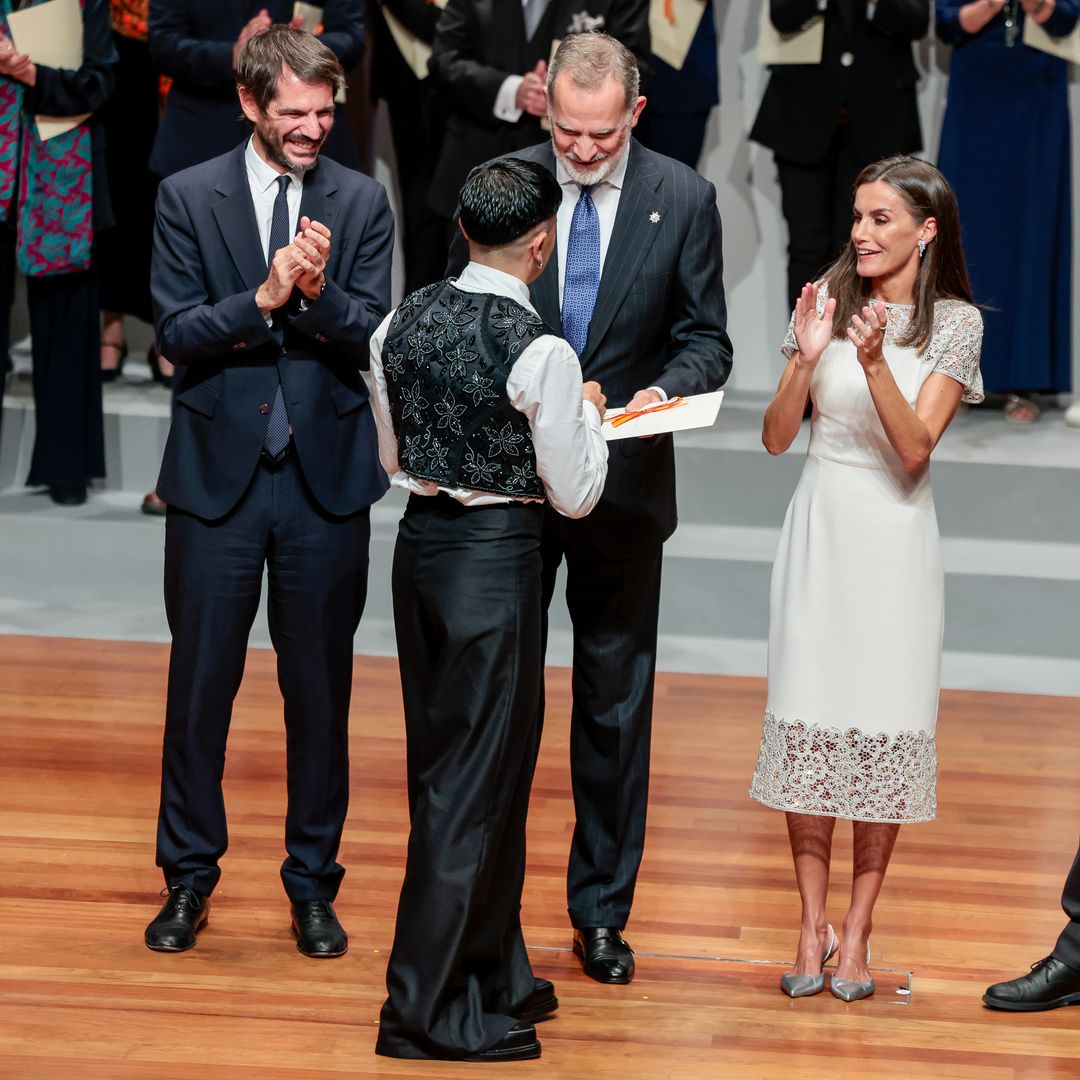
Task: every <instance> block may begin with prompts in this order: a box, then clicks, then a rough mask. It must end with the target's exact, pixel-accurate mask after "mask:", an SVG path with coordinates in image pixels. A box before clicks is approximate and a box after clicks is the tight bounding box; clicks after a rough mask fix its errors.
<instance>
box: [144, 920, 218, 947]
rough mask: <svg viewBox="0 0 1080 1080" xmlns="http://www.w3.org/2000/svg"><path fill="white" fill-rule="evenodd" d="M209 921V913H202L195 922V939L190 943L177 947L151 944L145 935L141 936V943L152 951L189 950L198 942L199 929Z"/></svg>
mask: <svg viewBox="0 0 1080 1080" xmlns="http://www.w3.org/2000/svg"><path fill="white" fill-rule="evenodd" d="M209 921H210V916H209V914H204V915H203V917H202V918H201V919H200V920H199V921H198V922H197V923H196V924H195V940H194V941H193V942H192V943H191V944H190V945H181V946H179V947H177V946H175V945H151V944H150V942H149V941H147V939H146V936H145V935H144V936H143V944H144V945H145V946H146V947H147V948H148V949H153V951H154V952H167V953H181V952H190V951H191V950H192V949H194V948H195V946H196V945H198V944H199V931H200V930H201V929H202V928H203V927H204V926H206V924H207V923H208V922H209Z"/></svg>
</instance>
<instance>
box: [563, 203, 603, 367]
mask: <svg viewBox="0 0 1080 1080" xmlns="http://www.w3.org/2000/svg"><path fill="white" fill-rule="evenodd" d="M591 192H592V188H591V187H583V188H582V189H581V195H580V196H579V198H578V201H577V206H575V207H574V217H573V219H572V220H571V222H570V238H569V240H568V241H567V243H566V274H565V276H564V278H563V303H562V331H563V337H564V338H566V340H567V341H569V342H570V344H571V346H572V347H573V349H574V352H576V353H577V354H578V356H581V354H582V353H583V352H584V351H585V342H586V341H587V340H588V337H589V323H590V322H591V321H592V315H593V308H594V307H596V294H597V293H598V292H599V291H600V218H599V216H598V215H597V213H596V207H595V206H594V205H593V201H592V195H591V194H590V193H591Z"/></svg>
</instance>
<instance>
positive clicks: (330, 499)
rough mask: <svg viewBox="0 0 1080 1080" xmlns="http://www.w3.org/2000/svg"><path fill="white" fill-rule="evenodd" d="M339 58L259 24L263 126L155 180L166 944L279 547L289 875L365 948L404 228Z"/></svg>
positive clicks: (307, 902)
mask: <svg viewBox="0 0 1080 1080" xmlns="http://www.w3.org/2000/svg"><path fill="white" fill-rule="evenodd" d="M343 78H344V75H343V73H342V70H341V66H340V64H339V63H338V61H337V60H336V59H335V57H334V55H333V53H332V52H330V50H329V49H327V48H326V47H325V46H324V45H322V44H321V43H320V42H318V41H317V40H316V39H315V38H314V37H312V36H311V35H310V34H306V33H304V32H303V31H300V30H295V29H292V28H290V27H288V26H274V27H271V28H269V29H267V30H265V31H263V32H261V33H259V34H257V35H255V36H253V37H252V38H251V39H250V40H249V41H248V42H247V44H246V45H245V46H244V48H243V49H242V50H241V52H240V53H239V55H238V58H237V82H238V84H239V97H240V103H239V104H240V107H242V108H243V111H244V114H245V116H247V118H248V119H249V120H250V121H251V122H252V124H253V125H254V134H253V136H252V138H251V139H250V140H249V141H248V142H247V143H245V144H244V145H241V146H238V147H237V148H236V149H234V150H232V151H230V152H229V153H227V154H224V155H222V156H221V157H217V158H214V159H213V160H211V161H208V162H205V163H204V164H202V165H197V166H195V167H193V168H191V169H186V170H184V171H182V172H180V173H178V174H176V175H175V176H173V177H171V178H169V179H168V180H165V181H164V182H163V183H162V185H161V188H160V190H159V193H158V204H157V224H156V231H155V236H154V262H153V268H152V273H151V291H152V294H153V299H154V306H155V314H156V325H157V335H158V341H159V343H160V345H161V348H162V351H163V352H164V353H165V354H166V355H168V356H169V357H171V358H173V359H175V360H176V361H177V363H178V364H180V365H182V369H181V370H182V372H183V374H182V375H181V376H180V380H179V383H178V385H177V386H176V389H175V395H176V406H175V409H174V417H173V423H172V428H171V430H170V433H169V439H168V442H167V444H166V447H165V456H164V462H163V464H162V468H161V475H160V478H159V480H158V488H157V490H158V491H159V492H160V493H161V496H162V497H163V498H164V499H165V500H166V501H167V502H168V505H169V510H168V517H167V521H166V532H165V603H166V609H167V613H168V617H169V626H170V629H171V630H172V634H173V647H172V656H171V660H170V665H169V689H168V703H167V708H166V718H165V745H164V753H163V761H162V790H161V809H160V815H159V819H158V848H157V862H158V865H159V866H160V867H161V868H162V870H163V871H164V875H165V881H166V885H167V886H168V890H169V896H168V900H167V901H166V903H165V905H164V907H163V908H162V910H161V913H160V914H159V915H158V917H157V918H155V919H154V920H153V922H151V923H150V925H149V926H148V927H147V931H146V944H147V945H148V946H149V947H150V948H152V949H157V950H160V951H165V952H176V951H182V950H184V949H188V948H191V947H192V946H193V945H194V944H195V935H196V933H197V932H198V930H199V929H201V927H202V926H203V925H205V922H206V916H207V907H208V902H209V897H210V893H211V892H212V890H213V888H214V886H215V885H216V884H217V881H218V878H219V877H220V870H219V868H218V860H219V859H220V857H221V855H222V854H223V853H224V851H225V848H226V845H227V832H226V823H225V810H224V804H223V802H222V795H221V777H222V772H223V769H224V761H225V741H226V736H227V732H228V727H229V719H230V715H231V711H232V702H233V698H234V697H235V695H236V691H237V689H238V688H239V685H240V680H241V677H242V674H243V669H244V658H245V653H246V648H247V640H248V634H249V631H250V628H251V624H252V621H253V619H254V617H255V613H256V610H257V608H258V605H259V593H260V588H261V582H262V575H263V569H264V566H265V568H266V570H267V573H268V580H269V595H268V606H267V613H268V617H269V624H270V634H271V638H272V640H273V643H274V648H275V650H276V651H277V655H278V682H279V685H280V687H281V692H282V696H283V697H284V699H285V729H286V735H287V762H288V794H289V804H288V812H287V816H286V821H285V847H286V850H287V852H288V857H287V858H286V859H285V862H284V864H283V866H282V868H281V877H282V881H283V883H284V886H285V890H286V893H287V894H288V896H289V899H290V901H291V902H292V924H293V929H294V931H295V932H296V935H297V947H298V948H299V949H300V951H301V952H303V953H304V954H305V955H308V956H319V957H324V956H340V955H341V954H342V953H343V952H344V951H345V950H346V948H347V943H348V939H347V937H346V935H345V932H344V930H342V928H341V926H340V924H339V923H338V921H337V918H336V916H335V914H334V910H333V906H332V901H333V900H334V897H335V895H336V893H337V890H338V887H339V885H340V882H341V878H342V876H343V874H344V869H343V868H342V867H341V866H340V865H339V864H338V863H337V851H338V846H339V843H340V839H341V832H342V827H343V825H344V821H345V813H346V809H347V805H348V731H347V728H348V710H349V694H350V689H351V684H352V641H353V635H354V633H355V631H356V627H357V624H358V623H359V620H360V615H361V612H362V610H363V606H364V599H365V594H366V585H367V550H368V540H369V515H368V508H369V507H370V505H371V504H372V503H373V502H375V501H376V500H377V499H378V498H379V497H380V496H381V495H382V494H383V492H384V490H385V488H386V479H385V476H384V475H383V473H382V470H381V469H380V468H379V462H378V448H377V442H376V435H375V425H374V420H373V418H372V415H371V410H370V408H369V406H368V394H367V390H366V388H365V385H364V382H363V379H362V378H361V375H360V368H361V367H362V366H363V367H366V366H367V360H366V357H367V346H368V338H369V337H370V335H371V332H372V331H373V330H374V329H375V327H376V326H377V325H378V324H379V322H380V320H381V319H382V318H383V316H384V315H385V314H386V312H387V311H388V310H389V307H390V259H391V251H392V247H393V236H394V228H393V219H392V216H391V213H390V207H389V203H388V201H387V197H386V193H385V191H384V190H383V188H382V186H381V185H380V184H378V183H376V182H375V181H374V180H371V179H369V178H368V177H365V176H361V175H360V174H359V173H355V172H353V171H351V170H349V169H345V168H343V167H341V166H340V165H338V164H337V163H336V162H334V161H332V160H330V159H323V160H320V156H319V152H320V150H321V149H322V147H323V144H324V142H325V140H326V136H327V133H328V131H329V130H330V126H331V123H332V121H333V112H334V93H335V90H336V89H337V88H338V87H339V86H340V84H341V82H342V81H343Z"/></svg>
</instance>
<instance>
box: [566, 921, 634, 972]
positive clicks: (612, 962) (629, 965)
mask: <svg viewBox="0 0 1080 1080" xmlns="http://www.w3.org/2000/svg"><path fill="white" fill-rule="evenodd" d="M574 952H575V953H576V954H577V955H578V956H580V957H581V966H582V968H583V970H584V971H585V974H586V975H588V976H589V978H590V979H595V980H596V981H597V982H602V983H620V984H623V983H628V982H629V981H630V980H631V979H632V978H633V977H634V951H633V949H631V948H630V946H629V945H628V944H627V943H626V940H625V939H624V938H623V936H622V933H621V932H620V931H619V930H617V929H616V928H615V927H614V926H589V927H586V928H585V929H584V930H575V931H574Z"/></svg>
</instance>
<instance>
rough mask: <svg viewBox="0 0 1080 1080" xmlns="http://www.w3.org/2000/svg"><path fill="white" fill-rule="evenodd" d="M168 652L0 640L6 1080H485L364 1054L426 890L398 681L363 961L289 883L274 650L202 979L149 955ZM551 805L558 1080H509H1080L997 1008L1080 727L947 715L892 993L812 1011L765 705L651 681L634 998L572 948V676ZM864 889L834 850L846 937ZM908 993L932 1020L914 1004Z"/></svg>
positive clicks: (1065, 821)
mask: <svg viewBox="0 0 1080 1080" xmlns="http://www.w3.org/2000/svg"><path fill="white" fill-rule="evenodd" d="M167 658H168V652H167V648H166V647H165V646H161V645H152V644H131V643H124V642H103V641H81V640H78V641H77V640H62V639H43V638H31V637H0V1076H2V1077H4V1078H5V1080H6V1078H8V1077H11V1078H20V1080H21V1078H24V1077H25V1078H49V1080H53V1078H57V1080H60V1078H67V1077H73V1076H78V1077H80V1078H99V1077H100V1078H107V1080H127V1078H141V1077H161V1076H185V1077H187V1076H199V1077H208V1078H215V1080H216V1078H218V1077H224V1078H229V1080H231V1078H234V1077H235V1078H237V1080H249V1078H251V1080H256V1078H259V1080H261V1078H264V1077H265V1078H270V1080H277V1078H293V1077H295V1078H309V1077H310V1078H316V1077H319V1078H329V1077H348V1076H358V1077H359V1076H364V1077H370V1076H385V1077H437V1078H439V1080H442V1078H447V1080H452V1078H456V1077H466V1076H468V1077H475V1076H476V1075H477V1071H478V1070H480V1071H483V1069H482V1067H480V1066H466V1065H448V1064H445V1063H424V1062H397V1061H389V1060H386V1059H383V1058H377V1057H375V1055H374V1054H373V1053H372V1047H373V1045H374V1040H375V1031H376V1020H377V1017H378V1010H379V1006H380V1004H381V1002H382V998H383V975H384V969H385V961H386V955H387V950H388V948H389V945H390V940H391V933H392V927H393V916H394V907H395V902H396V898H397V891H398V888H399V885H400V880H401V874H402V869H403V864H404V839H405V835H406V811H405V796H404V743H403V738H402V721H401V705H400V691H399V686H398V674H397V666H396V662H395V661H393V660H386V659H369V658H358V661H357V665H356V677H355V690H354V697H353V726H352V746H351V754H352V785H353V797H352V807H351V811H350V815H349V822H348V826H347V829H346V834H345V841H344V845H343V853H342V862H343V863H344V864H345V866H346V867H347V868H348V874H347V876H346V879H345V884H344V886H343V888H342V892H341V895H340V897H339V900H338V905H337V906H338V910H339V914H340V915H341V918H342V921H343V923H344V924H345V926H346V928H347V929H348V930H349V933H350V936H351V942H352V947H351V950H350V952H349V954H348V955H347V956H346V957H344V958H342V959H341V960H338V961H322V962H316V961H311V960H308V959H306V958H304V957H302V956H301V955H300V954H299V953H297V952H296V950H295V947H294V944H293V940H292V937H291V935H290V932H289V928H288V909H287V905H286V901H285V897H284V894H283V893H282V891H281V887H280V882H279V879H278V872H277V871H278V866H279V864H280V862H281V859H282V857H283V847H282V819H283V813H284V802H285V787H284V780H283V766H284V738H283V734H282V729H281V718H280V699H279V696H278V691H277V685H276V679H275V676H274V666H273V656H272V654H270V653H267V652H264V651H252V652H251V654H250V659H249V663H248V670H247V674H246V677H245V681H244V686H243V688H242V690H241V693H240V696H239V698H238V701H237V706H236V710H235V715H234V720H233V730H232V735H231V739H230V743H229V757H228V766H227V770H226V799H227V803H228V807H229V823H230V832H231V847H230V850H229V852H228V854H227V855H226V857H225V859H224V861H223V864H222V865H223V877H222V881H221V885H220V887H219V889H218V891H217V893H216V894H215V898H214V906H213V908H212V910H211V917H210V924H209V926H208V928H207V929H206V930H205V931H204V932H203V933H202V934H201V935H200V938H199V944H198V946H197V948H196V949H194V950H193V951H191V952H189V953H186V954H183V955H180V956H164V955H159V954H155V953H151V952H150V951H149V950H147V949H146V948H145V947H144V945H143V944H142V932H143V927H144V926H145V924H146V922H147V921H148V919H149V918H150V917H151V916H152V914H153V913H154V911H155V910H156V907H157V905H158V904H159V903H160V900H159V899H158V896H157V891H158V889H159V888H160V887H161V880H160V876H159V872H158V871H157V869H156V868H155V867H154V822H155V815H156V808H157V795H158V783H159V767H160V754H161V727H162V715H163V702H164V689H165V671H166V664H167ZM548 683H549V713H548V723H547V729H546V732H545V741H544V748H543V752H542V756H541V761H540V766H539V770H538V774H537V780H536V785H535V789H534V793H533V801H532V810H531V817H530V830H529V842H530V847H529V876H528V884H527V888H526V894H525V904H524V922H525V926H526V937H527V939H528V941H529V944H530V945H531V946H532V947H533V948H534V953H533V962H534V967H535V968H536V970H537V971H538V973H540V974H541V975H544V976H546V977H549V978H552V979H554V980H555V982H556V984H557V987H558V994H559V998H560V1001H561V1003H562V1006H561V1008H560V1010H559V1014H558V1017H557V1019H555V1020H553V1021H551V1022H549V1023H546V1024H544V1025H543V1026H542V1027H541V1029H540V1031H541V1039H542V1042H543V1047H544V1056H543V1058H542V1059H541V1060H540V1061H538V1062H530V1063H522V1064H519V1065H503V1066H491V1067H490V1068H491V1069H493V1070H494V1071H495V1072H498V1073H499V1074H500V1075H510V1076H519V1075H520V1076H539V1075H544V1076H547V1077H552V1078H564V1077H565V1078H579V1077H580V1078H586V1077H588V1078H590V1080H601V1078H604V1077H619V1078H621V1080H628V1078H638V1077H641V1078H651V1077H663V1078H665V1080H670V1078H683V1077H687V1078H690V1077H694V1078H697V1077H705V1078H712V1077H736V1078H742V1077H752V1078H756V1077H829V1078H830V1080H833V1078H841V1077H860V1078H862V1077H878V1076H880V1077H889V1078H892V1077H921V1076H933V1077H957V1078H960V1077H980V1078H987V1080H999V1078H1000V1080H1004V1078H1011V1077H1076V1076H1080V1009H1076V1010H1073V1009H1061V1010H1058V1011H1057V1012H1052V1013H1042V1014H1033V1015H1027V1016H1023V1015H1022V1016H1015V1015H1006V1014H1000V1013H993V1012H991V1011H989V1010H986V1009H984V1008H983V1007H982V1006H981V1004H980V1001H979V996H980V995H981V993H982V991H983V989H984V988H985V986H986V985H987V984H988V983H989V982H992V981H996V980H997V979H999V978H1006V977H1012V976H1014V975H1016V974H1019V973H1020V972H1021V971H1023V970H1026V969H1027V966H1028V965H1029V964H1030V963H1031V962H1032V961H1034V960H1037V959H1039V958H1040V957H1042V956H1044V955H1045V954H1046V953H1047V952H1049V951H1050V949H1051V947H1052V945H1053V943H1054V940H1055V939H1056V936H1057V934H1058V932H1059V930H1060V928H1061V925H1062V922H1063V916H1062V914H1061V910H1060V908H1059V906H1058V903H1059V896H1060V891H1061V886H1062V883H1063V881H1064V878H1065V874H1066V871H1067V870H1068V868H1069V865H1070V863H1071V860H1072V857H1073V855H1074V853H1075V851H1076V844H1077V832H1078V828H1080V782H1078V780H1080V701H1078V700H1075V699H1066V698H1049V697H1020V696H1010V695H1002V694H972V693H964V694H962V693H946V694H945V695H944V696H943V700H942V712H941V721H940V724H939V729H938V732H939V752H940V764H941V772H940V789H939V817H938V820H937V821H936V822H935V823H933V824H929V825H917V826H909V827H907V828H905V829H903V830H901V834H900V841H899V844H898V846H897V850H896V855H895V857H894V860H893V865H892V868H891V870H890V873H889V877H888V879H887V880H886V884H885V890H884V893H883V895H882V898H881V901H880V903H879V906H878V912H877V922H876V926H875V931H874V936H873V945H874V968H875V971H876V973H877V976H878V980H879V987H880V989H879V992H878V994H877V995H876V996H875V997H874V998H871V999H870V1000H869V1001H866V1002H861V1003H856V1004H852V1005H844V1004H842V1003H840V1002H838V1001H836V1000H835V999H833V998H832V997H831V996H830V995H829V994H828V993H826V994H823V995H821V996H819V997H815V998H810V999H805V1000H802V1001H790V1000H788V999H787V998H785V997H784V996H783V995H782V994H781V993H780V992H779V990H778V989H777V986H776V982H777V979H778V977H779V975H780V973H781V972H782V970H783V966H784V964H785V963H786V962H788V961H790V959H791V956H792V953H793V951H794V947H795V942H796V937H797V933H796V927H797V923H798V904H797V897H796V894H795V891H794V884H793V876H792V872H791V866H790V856H789V854H788V849H787V842H786V838H785V832H784V827H783V819H782V816H781V815H780V814H778V813H776V812H774V811H770V810H767V809H765V808H763V807H760V806H758V805H757V804H755V803H752V802H750V801H749V799H748V798H747V797H746V788H747V785H748V782H749V777H750V774H751V772H752V770H753V764H754V759H755V755H756V750H757V741H758V737H759V734H760V723H761V712H762V708H763V705H764V684H763V683H762V682H761V681H760V680H756V679H736V678H715V677H704V676H683V675H663V676H661V677H660V678H659V680H658V688H657V702H656V721H655V733H654V751H653V776H652V796H651V809H650V820H649V835H648V843H647V847H646V853H645V861H644V864H643V867H642V872H641V878H640V883H639V887H638V896H637V900H636V903H635V909H634V916H633V920H632V922H631V924H630V926H629V928H628V931H627V936H628V937H629V939H630V940H631V942H632V943H633V945H634V946H635V948H636V950H637V952H638V972H639V974H638V978H637V979H636V980H635V981H634V982H633V984H632V985H630V986H629V987H607V986H600V985H598V984H597V983H594V982H591V981H589V980H588V979H586V978H585V977H584V976H583V975H582V974H581V972H580V970H579V969H578V967H577V964H576V962H575V961H574V958H573V957H572V956H571V955H570V953H569V950H568V945H569V932H568V928H567V924H566V917H565V897H564V881H563V874H564V870H565V864H566V851H567V845H568V842H569V838H570V832H571V827H572V804H571V800H570V793H569V785H568V777H567V764H566V762H567V715H568V711H569V681H568V673H567V672H566V671H565V670H561V669H552V670H549V672H548ZM849 884H850V829H848V828H846V827H844V826H842V825H841V826H839V827H838V829H837V857H836V860H835V866H834V885H833V894H832V895H833V902H832V905H831V912H832V917H833V918H834V919H835V920H837V921H839V920H840V919H841V918H842V913H843V909H844V906H845V905H844V892H845V889H846V888H847V887H848V886H849ZM908 988H910V991H911V992H910V994H906V995H905V994H899V993H897V992H896V991H897V990H898V989H908Z"/></svg>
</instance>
